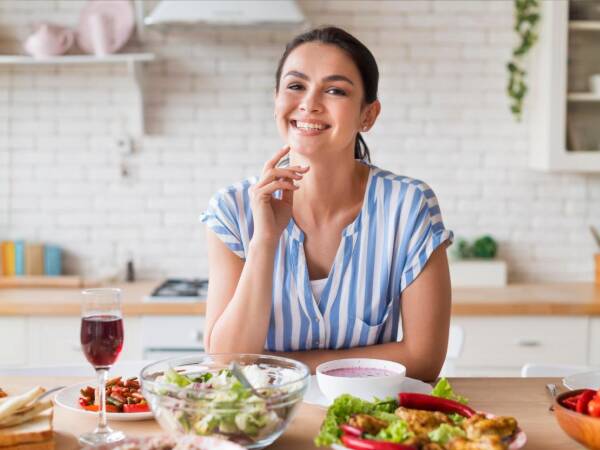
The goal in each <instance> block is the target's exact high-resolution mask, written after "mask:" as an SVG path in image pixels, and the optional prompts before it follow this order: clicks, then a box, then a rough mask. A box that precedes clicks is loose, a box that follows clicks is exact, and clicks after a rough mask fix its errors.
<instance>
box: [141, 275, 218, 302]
mask: <svg viewBox="0 0 600 450" xmlns="http://www.w3.org/2000/svg"><path fill="white" fill-rule="evenodd" d="M207 291H208V280H205V279H198V278H191V279H185V278H169V279H167V280H166V281H165V282H164V283H162V284H161V285H160V286H158V287H157V288H156V289H154V291H153V292H152V293H151V294H150V295H148V296H146V297H145V298H144V301H146V302H174V303H176V302H184V303H186V302H204V301H206V294H207Z"/></svg>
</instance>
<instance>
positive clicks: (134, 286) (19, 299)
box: [0, 280, 206, 316]
mask: <svg viewBox="0 0 600 450" xmlns="http://www.w3.org/2000/svg"><path fill="white" fill-rule="evenodd" d="M160 283H161V282H160V281H156V280H154V281H137V282H135V283H117V284H114V285H111V287H118V288H120V289H122V291H123V294H122V303H123V304H122V307H123V315H125V316H141V315H189V314H204V312H205V311H206V304H205V303H204V302H197V303H174V302H160V303H158V302H151V303H150V302H144V297H145V296H147V295H149V294H150V293H151V292H152V291H153V290H154V289H155V288H156V287H157V286H158V285H159V284H160ZM80 304H81V289H80V288H2V289H0V316H13V315H36V316H72V315H75V316H78V315H79V314H80V313H81V311H80V308H81V306H80Z"/></svg>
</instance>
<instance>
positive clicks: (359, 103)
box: [201, 27, 452, 379]
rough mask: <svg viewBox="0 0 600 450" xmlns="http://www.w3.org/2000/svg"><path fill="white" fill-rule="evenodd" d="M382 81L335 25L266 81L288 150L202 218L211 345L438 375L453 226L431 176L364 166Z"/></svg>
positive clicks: (316, 34) (300, 41)
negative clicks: (362, 361) (378, 363)
mask: <svg viewBox="0 0 600 450" xmlns="http://www.w3.org/2000/svg"><path fill="white" fill-rule="evenodd" d="M378 80H379V72H378V69H377V63H376V62H375V59H374V57H373V55H372V54H371V52H370V51H369V49H367V48H366V47H365V46H364V45H363V44H362V43H361V42H360V41H358V40H357V39H356V38H355V37H353V36H352V35H350V34H348V33H347V32H345V31H343V30H341V29H339V28H334V27H326V28H318V29H315V30H311V31H309V32H307V33H304V34H302V35H300V36H298V37H296V38H295V39H294V40H292V41H291V42H290V43H289V44H288V45H287V47H286V49H285V52H284V53H283V56H282V58H281V60H280V63H279V66H278V68H277V72H276V84H275V120H276V124H277V128H278V131H279V134H280V136H281V137H282V140H283V141H284V142H285V143H286V145H285V146H284V147H283V148H281V149H280V150H278V151H277V152H275V154H274V155H273V156H272V158H271V159H269V161H267V162H266V163H265V165H264V168H263V172H262V174H261V175H260V176H259V177H253V178H250V179H247V180H244V181H242V182H240V183H237V184H235V185H233V186H229V187H227V188H225V189H222V190H221V191H219V192H218V193H217V194H216V195H215V196H214V197H213V198H212V199H211V202H210V205H209V207H208V209H207V210H206V211H205V212H204V213H203V214H202V216H201V220H202V221H203V222H205V223H206V224H207V225H208V247H209V261H210V274H209V279H210V283H209V292H208V305H207V316H206V332H205V346H206V349H207V351H210V352H248V353H261V352H272V353H280V352H285V354H286V356H290V357H292V358H295V359H298V360H301V361H303V362H305V363H306V364H308V365H309V366H310V367H311V369H312V370H314V368H315V367H316V366H317V365H319V364H320V363H322V362H324V361H327V360H331V359H336V358H350V357H370V358H381V359H387V360H392V361H397V362H399V363H402V364H404V365H405V366H406V367H407V375H408V376H411V377H416V378H421V379H433V378H435V377H436V376H437V374H438V373H439V370H440V368H441V366H442V364H443V361H444V358H445V354H446V347H447V342H448V328H449V320H450V282H449V275H448V263H447V260H446V253H445V248H446V246H447V244H449V243H450V242H451V240H452V233H451V232H450V231H448V230H446V229H445V228H444V225H443V222H442V218H441V212H440V208H439V206H438V202H437V199H436V197H435V194H434V193H433V191H432V190H431V188H430V187H429V186H428V185H427V184H425V183H424V182H422V181H420V180H416V179H413V178H410V177H407V176H403V175H395V174H393V173H391V172H389V171H386V170H383V169H380V168H378V167H376V166H374V165H372V164H371V158H370V154H369V149H368V147H367V145H366V143H365V141H364V139H363V138H362V136H361V132H366V131H368V130H369V129H370V128H371V127H372V126H373V124H374V123H375V121H376V119H377V117H378V115H379V112H380V109H381V105H380V102H379V100H378V99H377V85H378ZM282 160H287V161H288V163H287V165H285V164H282Z"/></svg>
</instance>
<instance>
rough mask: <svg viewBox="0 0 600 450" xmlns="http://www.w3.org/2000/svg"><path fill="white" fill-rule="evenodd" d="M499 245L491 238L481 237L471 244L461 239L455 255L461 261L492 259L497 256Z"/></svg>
mask: <svg viewBox="0 0 600 450" xmlns="http://www.w3.org/2000/svg"><path fill="white" fill-rule="evenodd" d="M497 251H498V244H497V243H496V241H495V240H494V238H492V237H491V236H481V237H480V238H477V239H475V241H473V243H472V244H471V243H469V242H468V241H467V240H466V239H459V240H458V242H457V246H456V250H455V255H456V256H457V257H458V258H460V259H469V258H484V259H492V258H494V256H496V252H497Z"/></svg>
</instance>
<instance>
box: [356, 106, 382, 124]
mask: <svg viewBox="0 0 600 450" xmlns="http://www.w3.org/2000/svg"><path fill="white" fill-rule="evenodd" d="M380 112H381V103H380V102H379V100H375V101H374V102H373V103H370V104H368V105H367V106H365V108H364V110H363V112H362V114H361V116H362V120H361V121H360V125H361V126H360V131H368V130H369V129H371V127H372V126H373V124H374V123H375V121H376V120H377V116H379V113H380Z"/></svg>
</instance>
